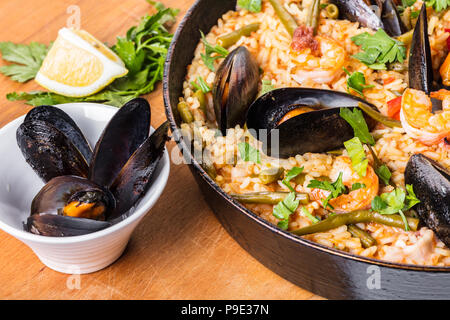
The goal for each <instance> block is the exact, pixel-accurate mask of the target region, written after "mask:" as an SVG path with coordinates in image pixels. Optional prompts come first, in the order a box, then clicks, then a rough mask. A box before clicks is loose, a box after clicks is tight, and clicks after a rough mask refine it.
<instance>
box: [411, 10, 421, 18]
mask: <svg viewBox="0 0 450 320" xmlns="http://www.w3.org/2000/svg"><path fill="white" fill-rule="evenodd" d="M419 14H420V10H416V11H411V18H413V19H415V18H417V17H418V16H419Z"/></svg>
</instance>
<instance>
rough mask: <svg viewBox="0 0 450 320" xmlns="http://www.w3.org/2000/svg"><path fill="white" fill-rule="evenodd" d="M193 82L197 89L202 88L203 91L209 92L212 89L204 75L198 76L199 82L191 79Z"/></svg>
mask: <svg viewBox="0 0 450 320" xmlns="http://www.w3.org/2000/svg"><path fill="white" fill-rule="evenodd" d="M191 84H192V86H193V87H194V88H195V89H197V90H201V91H202V92H203V93H208V92H210V91H211V88H210V87H209V86H208V84H207V83H206V81H205V80H203V78H202V77H197V82H194V81H191Z"/></svg>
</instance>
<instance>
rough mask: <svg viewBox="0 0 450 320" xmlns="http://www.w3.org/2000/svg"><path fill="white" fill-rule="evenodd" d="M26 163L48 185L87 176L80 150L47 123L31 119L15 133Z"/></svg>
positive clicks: (84, 161) (85, 164)
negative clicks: (57, 181)
mask: <svg viewBox="0 0 450 320" xmlns="http://www.w3.org/2000/svg"><path fill="white" fill-rule="evenodd" d="M16 139H17V144H18V146H19V148H20V150H21V151H22V154H23V156H24V157H25V160H26V161H27V163H28V164H29V165H30V166H31V167H32V168H33V170H34V171H35V172H36V173H37V174H38V175H39V177H41V178H42V179H43V180H44V181H45V182H48V181H50V180H51V179H52V178H55V177H58V176H65V175H76V176H80V177H87V175H88V171H89V168H88V164H87V162H86V160H85V158H84V157H83V155H82V154H81V153H80V151H79V150H78V148H77V147H75V146H74V145H73V143H72V142H71V141H70V140H69V138H67V137H66V135H65V134H64V133H62V132H61V131H59V130H58V129H57V128H55V127H54V126H53V125H51V124H49V123H48V122H44V121H40V120H29V121H26V122H24V123H22V124H21V125H20V126H19V128H18V129H17V131H16Z"/></svg>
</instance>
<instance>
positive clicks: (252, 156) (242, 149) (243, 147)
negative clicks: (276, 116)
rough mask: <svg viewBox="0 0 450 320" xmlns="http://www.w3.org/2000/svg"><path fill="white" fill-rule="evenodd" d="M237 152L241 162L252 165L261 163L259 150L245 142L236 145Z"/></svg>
mask: <svg viewBox="0 0 450 320" xmlns="http://www.w3.org/2000/svg"><path fill="white" fill-rule="evenodd" d="M238 150H239V153H240V155H241V159H242V160H244V161H250V162H254V163H261V156H260V154H259V150H258V149H256V148H254V147H252V146H251V145H250V144H248V143H247V142H240V143H239V144H238Z"/></svg>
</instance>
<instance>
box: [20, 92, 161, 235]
mask: <svg viewBox="0 0 450 320" xmlns="http://www.w3.org/2000/svg"><path fill="white" fill-rule="evenodd" d="M38 108H39V109H38V110H37V111H34V109H33V110H32V111H30V113H29V114H28V115H27V117H26V118H25V121H24V123H23V124H22V125H21V126H20V127H19V129H18V130H17V142H18V144H19V147H20V149H21V150H22V153H23V155H24V157H25V159H27V162H28V163H30V164H31V166H32V167H33V169H34V170H35V171H36V173H38V174H39V175H40V176H41V177H42V178H43V179H44V181H45V182H47V183H46V184H45V186H44V187H43V188H42V189H41V190H40V191H39V193H38V194H37V195H36V196H35V198H34V199H33V202H32V205H31V215H30V217H29V218H28V219H27V223H26V224H25V228H26V230H28V231H30V232H32V233H35V234H40V235H45V236H75V235H82V234H86V233H90V232H94V231H98V230H101V229H104V228H106V227H108V226H110V225H112V224H113V223H115V222H116V221H120V218H122V217H123V216H125V214H126V213H127V212H128V211H129V209H130V208H132V207H133V206H134V205H135V204H136V203H137V202H138V201H139V199H140V198H141V197H142V196H143V195H144V193H145V192H146V191H147V189H148V188H149V186H150V185H151V183H152V181H153V180H154V179H153V178H154V173H155V169H156V167H157V165H158V163H159V160H160V159H161V157H162V155H163V151H164V146H165V143H166V141H167V140H168V129H169V126H168V123H167V122H165V123H163V124H162V125H161V126H160V127H159V128H158V129H156V130H155V132H154V133H153V134H151V135H150V136H149V129H150V106H149V104H148V102H147V101H146V100H144V99H140V98H138V99H134V100H131V101H129V102H128V103H126V104H125V105H124V106H123V107H122V108H121V109H120V110H119V111H118V112H117V113H116V114H115V115H114V116H113V118H112V119H111V120H110V122H109V123H108V125H107V126H106V128H105V129H104V131H103V133H102V135H101V137H100V139H99V141H98V142H97V144H96V147H95V151H94V153H93V155H91V156H90V158H91V161H90V165H89V166H88V165H87V163H86V159H85V157H84V156H83V155H82V154H81V152H80V151H79V149H78V148H77V147H76V146H75V144H74V143H72V140H73V139H74V137H77V138H76V139H79V138H80V136H81V137H82V138H83V139H84V136H83V135H82V133H81V130H79V129H78V130H76V128H78V127H76V125H75V122H73V120H72V119H71V118H70V116H69V115H67V114H65V113H62V111H61V110H59V109H56V108H55V107H50V106H45V107H38ZM52 108H54V109H55V110H52ZM41 114H49V115H50V117H57V116H58V115H60V116H61V119H51V120H50V121H49V122H46V121H45V117H43V116H40V115H41ZM55 115H56V116H55ZM38 119H39V120H38ZM62 122H63V125H61V123H62ZM67 124H69V125H67ZM56 125H57V126H58V127H60V125H61V126H63V127H64V129H62V130H58V129H57V128H56V127H55V126H56ZM73 130H76V131H77V134H76V135H72V131H73ZM48 136H51V138H52V139H49V138H48ZM53 136H55V137H56V138H54V137H53ZM83 139H80V140H83ZM84 140H85V139H84ZM85 146H86V145H84V147H85ZM87 146H88V145H87ZM68 151H70V152H71V153H68ZM72 157H75V159H76V160H77V161H78V160H79V161H81V160H83V161H84V166H83V168H82V170H76V169H78V168H77V167H76V166H74V165H73V163H74V159H73V158H72ZM77 161H76V162H75V163H76V164H78V162H77ZM74 167H75V169H74ZM61 168H63V169H64V170H62V169H61Z"/></svg>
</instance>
